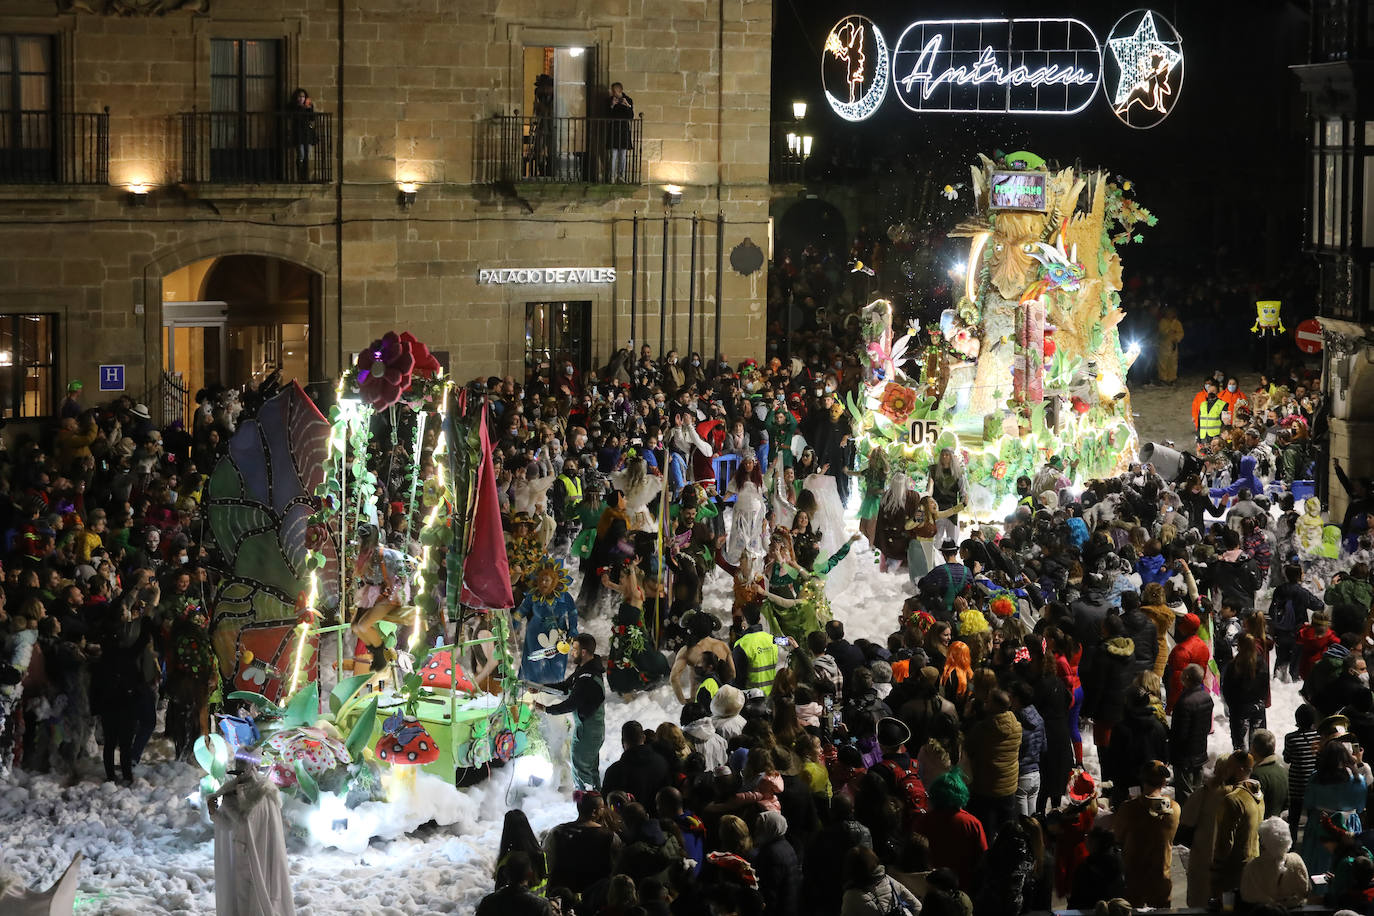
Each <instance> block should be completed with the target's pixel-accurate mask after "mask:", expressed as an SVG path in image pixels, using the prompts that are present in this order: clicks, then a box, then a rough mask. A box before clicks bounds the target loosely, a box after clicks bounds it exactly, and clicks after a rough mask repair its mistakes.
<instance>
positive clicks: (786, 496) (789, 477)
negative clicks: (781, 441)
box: [763, 449, 800, 526]
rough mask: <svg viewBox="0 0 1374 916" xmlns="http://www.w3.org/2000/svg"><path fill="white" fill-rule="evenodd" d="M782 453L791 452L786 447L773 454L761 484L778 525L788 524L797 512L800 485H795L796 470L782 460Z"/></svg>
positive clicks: (788, 453) (789, 453)
mask: <svg viewBox="0 0 1374 916" xmlns="http://www.w3.org/2000/svg"><path fill="white" fill-rule="evenodd" d="M784 454H787V455H791V454H792V453H791V452H789V451H787V449H779V450H778V451H777V452H776V453H775V454H774V456H773V463H772V464H771V465H769V467H768V473H767V474H765V475H763V486H764V490H765V491H766V492H767V493H768V503H769V508H771V509H772V510H773V519H774V521H776V523H777V524H779V525H788V526H790V525H791V524H792V520H793V518H794V517H795V516H796V514H797V494H798V492H799V491H800V487H798V486H797V473H796V471H795V470H794V469H793V468H791V467H788V466H787V465H786V464H785V463H784V462H783V457H782V456H783V455H784Z"/></svg>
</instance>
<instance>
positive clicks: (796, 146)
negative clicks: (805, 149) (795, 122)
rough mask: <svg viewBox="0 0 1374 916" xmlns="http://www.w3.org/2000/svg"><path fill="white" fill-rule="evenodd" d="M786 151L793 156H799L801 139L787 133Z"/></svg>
mask: <svg viewBox="0 0 1374 916" xmlns="http://www.w3.org/2000/svg"><path fill="white" fill-rule="evenodd" d="M787 151H788V152H789V153H791V154H792V155H793V156H800V155H801V137H800V136H798V135H797V134H794V133H792V132H791V131H788V133H787Z"/></svg>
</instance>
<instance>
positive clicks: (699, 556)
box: [664, 484, 716, 638]
mask: <svg viewBox="0 0 1374 916" xmlns="http://www.w3.org/2000/svg"><path fill="white" fill-rule="evenodd" d="M676 510H677V517H676V518H675V519H673V524H672V537H670V538H668V539H667V540H666V541H665V542H664V547H665V550H666V553H667V564H668V571H669V573H670V574H671V576H670V582H671V586H670V590H669V594H670V595H671V605H670V608H669V616H670V617H673V618H677V619H679V620H680V619H681V618H683V617H685V616H686V615H687V613H688V612H689V611H690V610H691V609H692V608H699V607H701V597H702V583H703V582H705V581H706V574H707V573H708V572H710V570H711V552H712V549H713V548H714V546H715V535H714V532H713V531H712V530H711V523H710V519H711V518H713V517H714V516H715V515H716V508H715V506H713V505H711V504H710V503H709V502H706V501H705V490H703V489H702V488H701V486H700V485H699V484H693V485H692V486H690V487H687V488H685V489H684V490H683V492H682V499H681V501H680V504H679V505H678V506H677V507H676ZM682 636H683V638H687V634H686V633H685V632H684V633H683V634H682Z"/></svg>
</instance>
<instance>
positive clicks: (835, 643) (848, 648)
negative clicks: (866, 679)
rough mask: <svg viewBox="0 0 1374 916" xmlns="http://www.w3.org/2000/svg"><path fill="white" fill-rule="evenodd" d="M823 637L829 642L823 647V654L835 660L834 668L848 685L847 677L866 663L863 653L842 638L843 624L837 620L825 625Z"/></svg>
mask: <svg viewBox="0 0 1374 916" xmlns="http://www.w3.org/2000/svg"><path fill="white" fill-rule="evenodd" d="M825 637H826V639H828V640H829V643H828V644H827V645H826V647H825V654H826V655H829V656H830V657H831V658H833V659H834V660H835V664H836V666H838V667H839V669H840V674H842V675H844V681H845V683H846V684H848V683H849V676H850V675H851V674H853V673H854V669H855V668H859V667H861V666H863V665H865V664H866V663H867V659H865V658H864V652H863V650H862V649H860V648H859V647H858V646H856V645H854V644H853V643H851V642H849V641H848V640H847V639H845V638H844V624H843V623H840V621H838V620H831V621H828V622H827V623H826V625H825Z"/></svg>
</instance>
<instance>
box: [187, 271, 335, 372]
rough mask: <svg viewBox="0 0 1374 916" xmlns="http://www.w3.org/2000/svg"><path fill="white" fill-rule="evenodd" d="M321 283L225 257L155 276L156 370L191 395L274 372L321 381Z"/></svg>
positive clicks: (307, 275)
mask: <svg viewBox="0 0 1374 916" xmlns="http://www.w3.org/2000/svg"><path fill="white" fill-rule="evenodd" d="M321 292H322V287H321V277H320V275H319V274H318V273H316V272H314V271H312V270H310V269H309V268H307V267H302V266H301V265H299V264H296V263H294V262H291V261H286V260H283V259H281V258H272V257H266V256H263V255H256V254H231V255H223V256H220V257H214V258H205V259H202V260H199V261H194V262H192V263H190V264H187V265H186V266H184V267H181V268H179V269H177V270H174V271H172V272H171V273H169V274H167V275H166V276H164V277H163V278H162V368H163V371H164V372H167V373H171V374H172V375H173V376H174V378H178V379H179V380H180V384H181V385H182V386H183V387H184V388H185V389H186V390H187V391H188V392H189V393H191V394H194V393H195V392H196V391H198V390H200V389H201V388H208V387H214V386H218V385H223V386H239V385H245V384H246V385H255V384H258V383H260V382H262V381H263V380H264V379H266V378H267V377H268V376H269V375H271V374H272V373H273V372H280V373H281V379H282V381H283V382H286V381H290V380H292V379H295V380H296V381H299V382H300V383H301V384H302V385H305V384H307V383H309V382H310V381H311V380H312V379H315V378H318V377H320V374H321V372H320V366H321V363H320V358H321V348H320V341H319V335H318V334H313V335H312V334H311V327H312V325H318V323H319V318H320V302H321V298H322V296H321Z"/></svg>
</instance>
